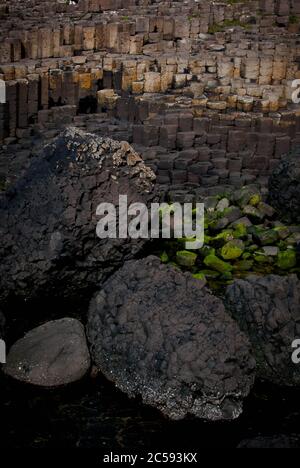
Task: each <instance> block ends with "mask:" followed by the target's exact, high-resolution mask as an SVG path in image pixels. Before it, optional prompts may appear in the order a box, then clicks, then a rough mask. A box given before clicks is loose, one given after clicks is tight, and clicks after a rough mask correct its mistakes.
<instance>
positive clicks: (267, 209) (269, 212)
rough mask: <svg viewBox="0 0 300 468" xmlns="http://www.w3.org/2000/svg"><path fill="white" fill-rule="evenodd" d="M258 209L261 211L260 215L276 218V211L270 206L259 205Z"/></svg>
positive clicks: (265, 204)
mask: <svg viewBox="0 0 300 468" xmlns="http://www.w3.org/2000/svg"><path fill="white" fill-rule="evenodd" d="M257 209H258V210H259V211H260V213H261V214H262V215H263V216H265V217H267V218H273V216H275V214H276V210H274V208H273V207H272V206H270V205H268V204H267V203H263V202H261V203H259V204H258V205H257Z"/></svg>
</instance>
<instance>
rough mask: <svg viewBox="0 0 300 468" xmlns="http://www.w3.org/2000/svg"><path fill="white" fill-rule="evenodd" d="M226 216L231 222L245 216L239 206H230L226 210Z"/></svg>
mask: <svg viewBox="0 0 300 468" xmlns="http://www.w3.org/2000/svg"><path fill="white" fill-rule="evenodd" d="M224 216H225V217H226V218H227V219H228V221H229V222H230V223H234V222H235V221H237V220H238V219H240V218H241V216H243V213H242V212H241V210H240V209H239V207H238V206H230V207H229V208H226V209H225V210H224Z"/></svg>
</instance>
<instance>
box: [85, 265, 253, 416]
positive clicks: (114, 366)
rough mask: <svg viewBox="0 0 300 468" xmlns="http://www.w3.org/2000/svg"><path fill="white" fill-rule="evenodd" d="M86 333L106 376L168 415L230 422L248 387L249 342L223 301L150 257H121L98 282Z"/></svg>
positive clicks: (250, 371) (250, 378) (239, 409)
mask: <svg viewBox="0 0 300 468" xmlns="http://www.w3.org/2000/svg"><path fill="white" fill-rule="evenodd" d="M88 338H89V341H90V343H91V353H92V357H93V359H94V361H95V363H96V365H97V366H98V367H99V369H100V370H101V371H102V372H103V373H104V374H105V376H106V377H107V378H108V379H110V380H112V381H113V382H115V384H116V385H117V387H119V388H120V389H121V390H122V391H124V392H126V393H127V394H128V395H129V396H131V397H133V396H137V395H140V396H141V397H142V399H143V401H144V402H145V403H147V404H150V405H152V406H155V407H157V408H159V409H160V410H161V411H162V412H163V413H164V414H166V415H168V416H169V417H170V418H172V419H181V418H183V417H185V416H186V415H187V414H193V415H195V416H197V417H200V418H205V419H208V420H221V419H234V418H236V417H238V416H239V415H240V414H241V412H242V401H243V398H244V397H246V396H247V395H248V393H249V391H250V388H251V386H252V384H253V380H254V367H255V362H254V359H253V358H252V356H251V354H250V345H249V342H248V339H247V338H246V337H245V335H244V334H243V333H241V331H240V330H239V328H238V326H237V325H236V323H235V322H234V321H233V320H232V319H231V318H230V317H229V315H227V314H226V312H225V309H224V306H223V304H222V302H221V301H220V300H219V299H218V298H216V297H215V296H213V295H212V294H211V293H210V292H209V291H208V290H207V289H206V288H204V286H203V283H202V282H201V281H199V280H195V279H194V278H193V277H192V276H191V275H190V274H188V273H182V272H180V271H178V270H176V269H174V268H173V267H171V266H166V265H162V264H161V263H160V261H159V260H158V259H157V258H156V257H148V258H147V259H144V260H140V261H130V262H127V263H126V264H125V265H124V267H123V268H122V269H121V270H119V271H118V272H117V273H115V274H114V275H113V276H112V277H111V278H110V279H109V280H108V281H107V282H106V283H105V284H104V286H103V289H102V290H101V291H100V292H99V293H98V294H97V295H96V296H95V297H94V299H93V300H92V302H91V305H90V311H89V320H88Z"/></svg>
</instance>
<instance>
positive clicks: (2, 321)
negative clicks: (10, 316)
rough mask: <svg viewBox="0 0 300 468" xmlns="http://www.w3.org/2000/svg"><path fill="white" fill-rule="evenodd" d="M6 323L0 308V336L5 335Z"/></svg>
mask: <svg viewBox="0 0 300 468" xmlns="http://www.w3.org/2000/svg"><path fill="white" fill-rule="evenodd" d="M4 325H5V318H4V315H3V314H2V312H1V310H0V338H3V337H4Z"/></svg>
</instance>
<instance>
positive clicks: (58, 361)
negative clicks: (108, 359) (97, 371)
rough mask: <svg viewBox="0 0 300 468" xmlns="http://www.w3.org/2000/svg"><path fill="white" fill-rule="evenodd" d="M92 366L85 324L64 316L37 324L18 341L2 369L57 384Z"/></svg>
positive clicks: (77, 376)
mask: <svg viewBox="0 0 300 468" xmlns="http://www.w3.org/2000/svg"><path fill="white" fill-rule="evenodd" d="M89 368H90V356H89V351H88V348H87V343H86V337H85V331H84V327H83V325H82V324H81V323H80V322H79V321H78V320H75V319H71V318H64V319H61V320H56V321H53V322H47V323H45V324H44V325H41V326H39V327H37V328H34V329H33V330H31V331H30V332H28V333H27V334H26V335H25V336H24V338H22V339H20V340H19V341H17V342H16V343H15V344H14V345H13V346H12V348H11V349H10V351H9V353H8V356H7V363H6V365H5V366H4V367H3V370H4V372H5V373H6V374H7V375H9V376H10V377H13V378H14V379H17V380H20V381H22V382H26V383H30V384H34V385H39V386H43V387H56V386H59V385H65V384H68V383H71V382H75V381H77V380H80V379H81V378H82V377H84V375H85V374H86V373H87V371H88V370H89Z"/></svg>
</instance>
